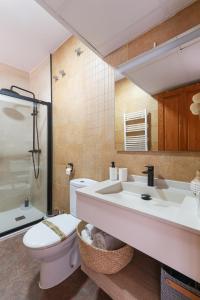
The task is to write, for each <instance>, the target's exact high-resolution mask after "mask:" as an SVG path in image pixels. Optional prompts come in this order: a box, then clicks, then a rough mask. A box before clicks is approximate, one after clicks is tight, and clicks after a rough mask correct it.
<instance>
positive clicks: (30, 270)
mask: <svg viewBox="0 0 200 300" xmlns="http://www.w3.org/2000/svg"><path fill="white" fill-rule="evenodd" d="M38 280H39V265H38V263H37V262H35V261H33V260H32V259H31V258H30V256H29V255H27V252H26V249H25V248H24V246H23V244H22V236H21V235H18V236H17V237H14V238H10V239H7V240H5V241H1V242H0V300H68V299H73V300H110V299H111V298H110V297H109V296H107V295H106V294H105V293H104V292H103V291H102V290H100V289H99V288H98V287H97V286H96V285H95V284H94V283H93V282H92V281H91V280H90V279H89V278H87V276H86V275H85V274H84V273H83V272H82V271H81V270H80V269H79V270H77V271H76V272H75V273H74V274H72V276H70V277H69V278H68V279H66V280H65V281H64V282H63V283H61V284H60V285H58V286H57V287H55V288H52V289H49V290H45V291H44V290H43V291H42V290H41V289H39V287H38Z"/></svg>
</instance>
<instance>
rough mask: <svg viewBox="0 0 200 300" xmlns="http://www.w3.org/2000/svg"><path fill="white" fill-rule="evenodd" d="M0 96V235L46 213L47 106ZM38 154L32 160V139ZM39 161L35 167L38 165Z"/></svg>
mask: <svg viewBox="0 0 200 300" xmlns="http://www.w3.org/2000/svg"><path fill="white" fill-rule="evenodd" d="M34 107H35V104H34V103H33V102H31V101H27V100H22V99H18V98H15V97H10V96H7V95H2V94H0V236H1V235H4V234H5V233H9V232H12V231H13V230H15V229H17V228H23V227H24V226H25V225H27V224H31V223H34V222H36V221H38V220H41V219H42V218H43V217H44V215H45V214H46V211H47V106H46V105H43V104H37V129H38V131H37V132H36V131H35V133H34V120H33V118H34ZM34 134H35V136H36V137H38V139H39V147H40V150H41V152H40V154H39V156H37V153H35V154H34V160H35V168H38V167H39V176H38V178H35V171H34V165H33V158H32V152H31V151H32V150H33V136H34ZM38 158H39V166H38Z"/></svg>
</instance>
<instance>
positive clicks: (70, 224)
mask: <svg viewBox="0 0 200 300" xmlns="http://www.w3.org/2000/svg"><path fill="white" fill-rule="evenodd" d="M47 220H48V221H50V222H51V223H53V224H55V225H56V226H57V227H58V228H59V229H60V230H61V231H62V232H63V233H64V234H65V235H66V237H67V236H70V235H71V234H72V233H73V232H75V230H76V227H77V225H78V223H79V222H80V220H79V219H77V218H75V217H73V216H72V215H70V214H62V215H58V216H55V217H52V218H48V219H47ZM60 241H61V238H60V236H59V235H58V234H56V233H55V232H54V231H53V230H52V229H51V228H49V227H48V226H47V225H46V224H44V223H42V222H40V223H38V224H36V225H34V226H33V227H32V228H30V229H29V230H28V231H27V232H26V234H25V235H24V238H23V243H24V245H25V246H27V247H29V248H44V247H50V246H52V245H54V244H57V243H59V242H60Z"/></svg>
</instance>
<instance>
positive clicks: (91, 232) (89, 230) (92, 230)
mask: <svg viewBox="0 0 200 300" xmlns="http://www.w3.org/2000/svg"><path fill="white" fill-rule="evenodd" d="M85 230H86V231H87V233H88V235H89V236H90V238H91V239H93V237H94V234H95V233H97V232H99V231H100V229H98V228H96V227H95V226H94V225H92V224H87V225H85Z"/></svg>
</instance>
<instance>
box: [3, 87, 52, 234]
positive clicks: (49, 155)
mask: <svg viewBox="0 0 200 300" xmlns="http://www.w3.org/2000/svg"><path fill="white" fill-rule="evenodd" d="M0 94H1V95H5V96H9V97H12V98H17V99H19V100H25V101H28V102H32V103H38V104H42V105H46V107H47V215H51V214H52V178H53V168H52V160H53V141H52V103H51V102H46V101H42V100H38V99H35V98H30V97H26V96H22V95H19V94H16V95H13V94H12V93H9V92H6V91H0ZM30 225H31V224H30V223H28V224H27V225H23V228H25V227H27V226H30ZM21 229H22V228H21ZM16 230H19V228H16V229H13V230H12V232H14V231H16ZM9 233H11V232H9Z"/></svg>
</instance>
